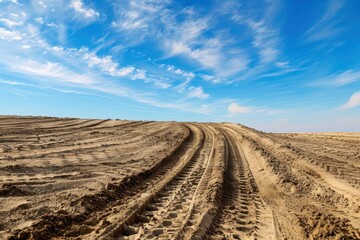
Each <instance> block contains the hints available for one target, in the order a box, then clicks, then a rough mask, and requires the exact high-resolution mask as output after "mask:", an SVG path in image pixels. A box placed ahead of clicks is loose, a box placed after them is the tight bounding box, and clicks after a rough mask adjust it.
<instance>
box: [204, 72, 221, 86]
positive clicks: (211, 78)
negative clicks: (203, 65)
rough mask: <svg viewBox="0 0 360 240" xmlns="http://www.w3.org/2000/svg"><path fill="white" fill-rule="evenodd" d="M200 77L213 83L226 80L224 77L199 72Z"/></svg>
mask: <svg viewBox="0 0 360 240" xmlns="http://www.w3.org/2000/svg"><path fill="white" fill-rule="evenodd" d="M200 77H201V78H202V79H204V80H205V81H207V82H212V83H213V84H219V83H225V82H226V79H225V78H220V77H215V76H212V75H207V74H200Z"/></svg>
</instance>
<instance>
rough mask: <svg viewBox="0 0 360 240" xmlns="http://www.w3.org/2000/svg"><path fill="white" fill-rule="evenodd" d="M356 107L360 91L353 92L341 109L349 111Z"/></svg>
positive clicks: (359, 98) (359, 101)
mask: <svg viewBox="0 0 360 240" xmlns="http://www.w3.org/2000/svg"><path fill="white" fill-rule="evenodd" d="M358 106H360V91H358V92H355V93H354V94H353V95H351V97H350V99H349V100H348V101H347V103H345V104H344V105H343V106H342V107H341V108H342V109H350V108H354V107H358Z"/></svg>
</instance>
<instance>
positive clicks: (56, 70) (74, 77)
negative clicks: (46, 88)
mask: <svg viewBox="0 0 360 240" xmlns="http://www.w3.org/2000/svg"><path fill="white" fill-rule="evenodd" d="M12 68H13V70H14V71H16V72H18V73H23V74H27V75H31V76H38V77H43V78H52V79H55V80H57V81H60V82H69V83H76V84H81V85H85V84H93V83H95V82H96V81H95V79H93V78H92V77H90V76H87V75H85V74H78V73H75V72H73V71H71V70H69V69H67V68H66V67H64V66H62V65H61V64H60V63H54V62H48V61H47V62H46V63H39V62H36V61H34V60H27V61H26V62H18V63H17V64H13V65H12Z"/></svg>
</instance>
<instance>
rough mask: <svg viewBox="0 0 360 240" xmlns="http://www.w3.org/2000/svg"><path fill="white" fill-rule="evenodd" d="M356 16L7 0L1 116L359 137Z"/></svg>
mask: <svg viewBox="0 0 360 240" xmlns="http://www.w3.org/2000/svg"><path fill="white" fill-rule="evenodd" d="M359 9H360V1H344V0H328V1H310V0H302V1H280V0H278V1H277V0H267V1H258V0H248V1H245V0H244V1H240V0H239V1H170V0H157V1H155V0H144V1H106V0H103V1H88V0H67V1H65V0H64V1H61V0H56V1H55V0H28V1H21V0H0V114H16V115H50V116H62V117H66V116H68V117H86V118H120V119H133V120H139V119H142V120H176V121H215V122H223V121H224V122H239V123H242V124H245V125H248V126H251V127H255V128H258V129H261V130H265V131H273V132H278V131H360V61H359V59H360V14H359Z"/></svg>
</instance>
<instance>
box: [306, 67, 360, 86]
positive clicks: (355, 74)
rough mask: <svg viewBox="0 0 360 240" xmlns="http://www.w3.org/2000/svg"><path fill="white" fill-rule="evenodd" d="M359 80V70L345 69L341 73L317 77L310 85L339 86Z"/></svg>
mask: <svg viewBox="0 0 360 240" xmlns="http://www.w3.org/2000/svg"><path fill="white" fill-rule="evenodd" d="M357 81H360V71H357V70H353V69H350V70H346V71H343V72H341V73H333V74H330V75H329V76H326V77H322V78H319V79H318V80H316V81H314V82H312V83H310V85H311V86H325V87H341V86H345V85H348V84H352V83H355V82H357Z"/></svg>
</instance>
